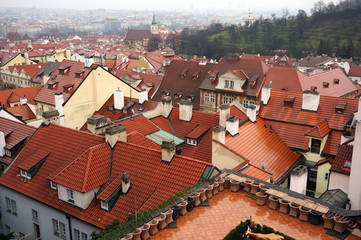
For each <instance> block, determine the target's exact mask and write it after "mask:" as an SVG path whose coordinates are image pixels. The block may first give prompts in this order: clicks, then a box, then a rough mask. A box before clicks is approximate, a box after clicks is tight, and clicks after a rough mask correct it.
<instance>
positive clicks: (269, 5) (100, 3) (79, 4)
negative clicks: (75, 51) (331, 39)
mask: <svg viewBox="0 0 361 240" xmlns="http://www.w3.org/2000/svg"><path fill="white" fill-rule="evenodd" d="M331 1H333V2H334V3H335V4H337V3H338V2H339V0H324V2H325V3H328V2H331ZM315 2H317V0H236V1H234V0H232V1H231V0H223V1H222V0H221V1H220V0H177V1H173V0H131V1H129V0H128V1H124V0H60V1H54V0H0V6H1V7H26V8H28V7H34V6H35V7H37V8H69V9H98V8H104V9H114V10H129V9H139V10H147V9H148V10H152V11H157V10H178V11H179V10H186V9H190V10H201V9H203V10H217V9H221V10H239V11H241V12H245V11H248V9H250V10H251V12H263V11H264V12H272V11H279V10H281V9H289V10H290V11H291V12H296V11H297V10H298V9H304V10H306V11H307V12H309V10H310V9H311V8H312V7H313V4H314V3H315Z"/></svg>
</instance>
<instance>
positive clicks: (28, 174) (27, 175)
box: [20, 169, 31, 180]
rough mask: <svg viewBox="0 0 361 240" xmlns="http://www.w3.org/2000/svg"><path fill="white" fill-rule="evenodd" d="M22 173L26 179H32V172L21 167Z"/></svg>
mask: <svg viewBox="0 0 361 240" xmlns="http://www.w3.org/2000/svg"><path fill="white" fill-rule="evenodd" d="M20 175H21V176H22V177H24V178H26V179H29V180H30V179H31V174H30V173H28V172H27V171H24V170H22V169H20Z"/></svg>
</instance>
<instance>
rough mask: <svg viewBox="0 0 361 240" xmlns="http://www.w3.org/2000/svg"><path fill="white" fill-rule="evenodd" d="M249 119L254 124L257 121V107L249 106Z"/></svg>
mask: <svg viewBox="0 0 361 240" xmlns="http://www.w3.org/2000/svg"><path fill="white" fill-rule="evenodd" d="M247 117H248V118H249V120H250V121H251V122H253V123H254V122H255V121H256V117H257V111H256V106H255V105H249V106H248V108H247Z"/></svg>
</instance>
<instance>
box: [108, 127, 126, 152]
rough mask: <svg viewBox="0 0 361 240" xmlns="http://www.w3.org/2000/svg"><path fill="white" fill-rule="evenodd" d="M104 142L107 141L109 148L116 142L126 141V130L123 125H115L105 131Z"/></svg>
mask: <svg viewBox="0 0 361 240" xmlns="http://www.w3.org/2000/svg"><path fill="white" fill-rule="evenodd" d="M105 141H107V142H108V143H109V145H110V147H111V148H113V147H114V146H115V144H117V142H118V141H122V142H126V141H127V130H126V128H125V126H124V125H123V124H119V125H115V126H111V127H108V128H107V129H105Z"/></svg>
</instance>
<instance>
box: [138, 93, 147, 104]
mask: <svg viewBox="0 0 361 240" xmlns="http://www.w3.org/2000/svg"><path fill="white" fill-rule="evenodd" d="M145 101H148V92H147V91H144V92H140V93H139V103H140V104H143V103H144V102H145Z"/></svg>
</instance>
